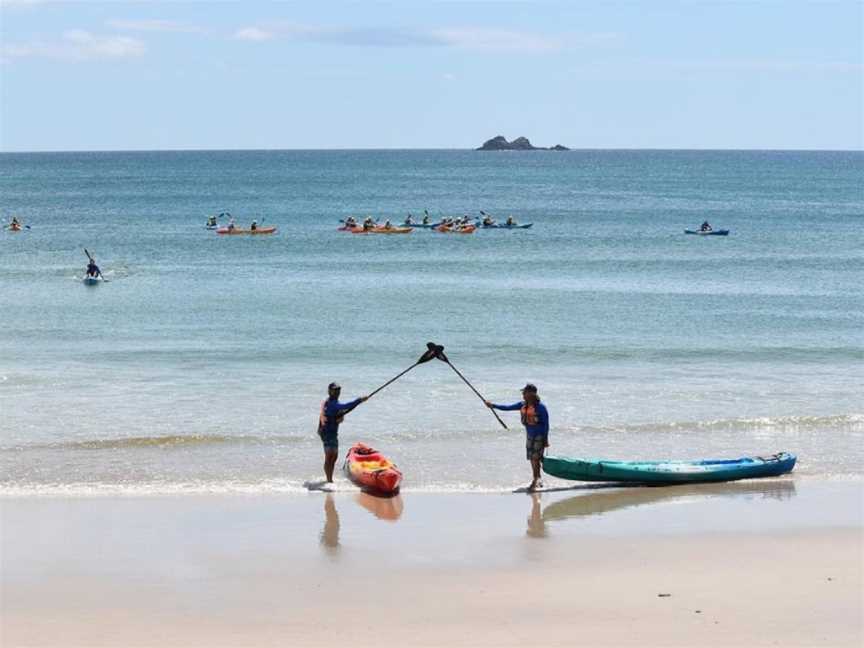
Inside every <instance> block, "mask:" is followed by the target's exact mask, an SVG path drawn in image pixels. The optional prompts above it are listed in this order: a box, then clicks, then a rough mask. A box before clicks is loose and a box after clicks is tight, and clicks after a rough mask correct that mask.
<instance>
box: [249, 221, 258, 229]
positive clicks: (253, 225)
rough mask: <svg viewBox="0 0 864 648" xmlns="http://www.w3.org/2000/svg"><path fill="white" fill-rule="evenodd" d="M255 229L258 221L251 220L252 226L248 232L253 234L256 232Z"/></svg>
mask: <svg viewBox="0 0 864 648" xmlns="http://www.w3.org/2000/svg"><path fill="white" fill-rule="evenodd" d="M257 229H258V221H257V220H253V221H252V224H251V225H250V226H249V230H250V231H252V232H254V231H255V230H257Z"/></svg>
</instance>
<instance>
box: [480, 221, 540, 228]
mask: <svg viewBox="0 0 864 648" xmlns="http://www.w3.org/2000/svg"><path fill="white" fill-rule="evenodd" d="M533 225H534V223H524V224H522V225H520V224H518V223H517V224H514V225H507V224H506V223H503V224H502V223H492V225H484V224H483V223H480V222H478V224H477V227H482V228H483V229H528V228H529V227H533Z"/></svg>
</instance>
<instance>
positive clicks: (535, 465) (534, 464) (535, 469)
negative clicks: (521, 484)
mask: <svg viewBox="0 0 864 648" xmlns="http://www.w3.org/2000/svg"><path fill="white" fill-rule="evenodd" d="M531 472H532V473H533V474H534V479H533V480H532V481H531V488H532V489H534V488H537V484H539V483H540V457H536V458H535V457H531Z"/></svg>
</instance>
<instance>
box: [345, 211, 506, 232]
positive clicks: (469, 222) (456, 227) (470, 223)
mask: <svg viewBox="0 0 864 648" xmlns="http://www.w3.org/2000/svg"><path fill="white" fill-rule="evenodd" d="M423 213H424V215H423V218H422V219H421V220H419V221H417V220H415V219H414V216H413V215H412V214H410V213H409V214H408V216H407V218H405V221H404V222H402V223H400V224H398V225H394V224H393V223H392V222H391V221H390V220H389V219H388V220H386V221H385V222H384V223H383V224H380V223H379V222H378V221H377V220H375V219H374V218H372V217H371V216H367V217H366V218H364V219H363V220H362V221H358V220H357V219H356V218H354V217H353V216H349V217H348V218H346V219H345V220H344V221H342V222H343V223H344V228H343V229H346V230H347V229H359V228H362V229H363V230H364V231H370V230H373V229H383V230H391V229H397V228H400V227H427V228H435V229H440V230H448V231H463V230H473V229H475V228H476V227H477V225H478V222H479V224H480V225H482V226H483V227H497V226H499V225H498V223H497V222H496V220H495V219H494V218H493V217H492V216H490V215H489V214H487V213H486V212H483V211H481V212H480V214H481V215H482V216H483V218H482V219H481V220H479V221H478V219H475V218H472V217H471V216H469V215H467V214H466V215H464V216H461V217H449V216H442V217H441V218H440V219H439V220H438V221H435V222H433V221H432V217H431V216H430V215H429V212H428V211H426V210H424V212H423ZM517 225H518V223H517V222H516V219H515V218H513V216H508V217H507V220H506V221H505V223H504V226H505V227H515V226H517Z"/></svg>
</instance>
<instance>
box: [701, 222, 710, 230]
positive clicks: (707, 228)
mask: <svg viewBox="0 0 864 648" xmlns="http://www.w3.org/2000/svg"><path fill="white" fill-rule="evenodd" d="M699 229H700V231H702V232H710V231H711V225H710V223H708V221H705V222H704V223H702V226H701V227H700V228H699Z"/></svg>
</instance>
